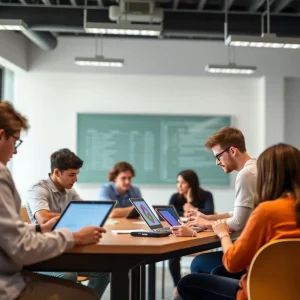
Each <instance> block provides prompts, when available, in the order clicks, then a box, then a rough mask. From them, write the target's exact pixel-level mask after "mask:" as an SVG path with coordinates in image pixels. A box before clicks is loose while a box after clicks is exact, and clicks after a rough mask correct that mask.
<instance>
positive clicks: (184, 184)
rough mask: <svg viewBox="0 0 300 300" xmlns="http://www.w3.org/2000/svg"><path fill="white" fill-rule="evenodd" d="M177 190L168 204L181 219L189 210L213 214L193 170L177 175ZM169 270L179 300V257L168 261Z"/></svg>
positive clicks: (212, 208) (205, 192)
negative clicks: (172, 206)
mask: <svg viewBox="0 0 300 300" xmlns="http://www.w3.org/2000/svg"><path fill="white" fill-rule="evenodd" d="M177 190H178V192H177V193H175V194H173V195H172V197H171V199H170V202H169V204H171V205H174V207H175V209H176V210H177V213H178V214H179V216H181V217H186V216H187V213H188V212H189V211H190V210H199V211H200V212H202V213H204V214H208V215H210V214H213V213H214V201H213V196H212V194H211V193H210V192H208V191H205V190H203V189H202V188H201V187H200V182H199V179H198V176H197V174H196V173H195V172H194V171H193V170H184V171H181V172H180V173H179V174H178V175H177ZM169 269H170V272H171V275H172V278H173V281H174V286H175V288H174V300H175V299H176V300H178V299H180V297H179V295H178V292H177V284H178V282H179V280H180V278H181V274H180V257H175V258H172V259H170V260H169Z"/></svg>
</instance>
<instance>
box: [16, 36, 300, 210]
mask: <svg viewBox="0 0 300 300" xmlns="http://www.w3.org/2000/svg"><path fill="white" fill-rule="evenodd" d="M93 47H94V40H93V39H88V38H60V39H59V46H58V48H57V49H55V50H54V51H50V52H43V51H41V50H39V49H38V48H36V47H34V46H33V47H31V49H30V56H29V62H30V71H29V72H27V73H21V72H18V74H16V78H15V82H16V84H15V104H16V106H17V108H18V109H20V110H21V111H22V112H24V113H25V114H26V115H27V116H28V118H29V120H30V123H31V126H32V128H31V129H30V131H29V133H28V135H27V136H26V137H24V143H23V144H22V146H21V148H20V150H19V154H18V155H17V156H16V157H15V158H14V169H13V176H14V178H15V180H16V184H17V187H18V189H19V191H20V193H21V196H22V197H23V198H24V197H25V195H26V190H27V188H28V187H29V185H30V184H32V183H33V182H34V181H36V180H38V179H39V178H41V177H45V176H47V172H49V167H50V166H49V164H50V163H49V156H50V154H51V153H52V152H53V151H55V150H57V149H58V148H61V147H69V148H70V149H72V150H74V151H76V148H75V147H76V114H77V113H78V112H101V113H103V112H115V113H141V114H142V113H153V114H156V113H160V114H178V113H179V114H221V115H222V114H223V115H232V116H233V120H234V125H235V126H237V127H239V128H240V129H241V130H242V131H243V132H244V134H245V137H246V142H247V148H248V151H249V153H250V155H252V156H253V157H257V156H258V155H259V154H260V152H261V151H262V150H263V149H264V148H265V147H267V146H269V145H270V144H272V143H275V142H278V141H283V140H284V134H285V131H284V125H285V121H284V119H285V114H284V110H282V107H284V94H283V91H284V81H283V78H284V76H285V75H284V74H290V76H295V74H297V72H299V68H296V66H295V63H293V59H294V62H295V61H296V60H297V59H299V57H298V56H297V54H296V53H295V52H293V51H292V52H289V55H287V52H285V51H281V52H280V51H277V50H274V52H273V51H270V52H268V53H266V52H265V51H262V50H256V49H255V50H252V51H249V49H241V50H237V51H236V53H235V57H236V61H237V62H238V63H242V64H257V66H258V68H259V72H258V74H257V76H255V77H242V78H241V77H236V76H233V77H224V76H207V74H205V73H204V71H203V69H204V66H205V64H206V63H226V62H227V49H226V47H224V46H223V45H222V43H216V42H200V41H173V40H171V41H161V40H158V41H153V40H152V41H149V40H137V39H133V40H130V39H122V40H117V39H105V44H104V54H105V55H107V56H109V57H123V58H125V63H126V65H125V67H124V68H122V69H117V70H116V69H105V68H104V69H101V68H80V67H77V66H75V65H74V63H73V59H74V57H75V56H86V55H88V56H93V55H94V48H93ZM253 51H254V52H253ZM299 77H300V75H299ZM274 105H275V106H274ZM212 159H213V157H212ZM175 175H176V174H174V186H170V187H157V186H141V189H142V192H143V196H144V197H145V199H146V200H147V201H149V202H150V203H152V204H155V203H167V202H168V200H169V197H170V195H171V194H172V193H173V192H175V191H176V187H175V181H176V176H175ZM234 179H235V176H234V175H233V177H232V182H233V185H234ZM200 180H201V178H200ZM100 184H101V183H100V182H99V185H100ZM99 185H83V184H80V183H78V184H77V185H76V188H77V189H78V191H79V192H80V194H81V195H82V197H83V198H85V199H91V200H93V199H97V198H98V190H99ZM233 185H232V187H231V188H225V189H216V188H209V187H204V188H209V189H210V190H211V191H212V192H213V194H214V197H215V204H216V210H217V211H218V212H226V211H228V210H230V209H232V204H233V200H234V186H233Z"/></svg>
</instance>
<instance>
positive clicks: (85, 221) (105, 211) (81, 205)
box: [52, 200, 117, 232]
mask: <svg viewBox="0 0 300 300" xmlns="http://www.w3.org/2000/svg"><path fill="white" fill-rule="evenodd" d="M116 203H117V201H116V200H112V201H71V202H70V203H69V204H68V206H67V207H66V208H65V210H64V211H63V213H62V214H61V216H60V218H59V219H58V221H57V223H56V224H55V226H54V227H53V228H52V230H56V229H60V228H68V229H69V230H70V231H71V232H77V231H78V230H80V229H82V228H83V227H85V226H100V227H102V226H103V225H104V223H105V222H106V220H107V218H108V216H109V214H110V213H111V211H112V209H113V208H114V207H115V205H116Z"/></svg>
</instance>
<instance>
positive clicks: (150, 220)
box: [129, 198, 171, 233]
mask: <svg viewBox="0 0 300 300" xmlns="http://www.w3.org/2000/svg"><path fill="white" fill-rule="evenodd" d="M129 201H130V202H131V203H132V204H133V205H134V207H135V208H136V210H137V211H138V212H139V214H140V215H141V217H142V218H143V219H144V220H145V222H146V224H147V225H148V226H149V228H150V229H151V230H152V231H154V232H157V233H160V232H161V233H166V232H169V233H170V232H171V230H170V228H169V227H163V225H162V224H161V223H160V221H159V219H158V218H157V217H156V216H155V214H154V213H153V211H152V210H151V208H150V207H149V205H148V204H147V203H146V201H145V200H144V199H143V198H129Z"/></svg>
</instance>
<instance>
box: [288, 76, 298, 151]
mask: <svg viewBox="0 0 300 300" xmlns="http://www.w3.org/2000/svg"><path fill="white" fill-rule="evenodd" d="M299 115H300V79H299V78H287V79H286V80H285V116H286V117H285V137H286V142H287V143H290V144H293V145H294V146H296V147H298V148H299V149H300V135H299V130H300V117H299Z"/></svg>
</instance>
